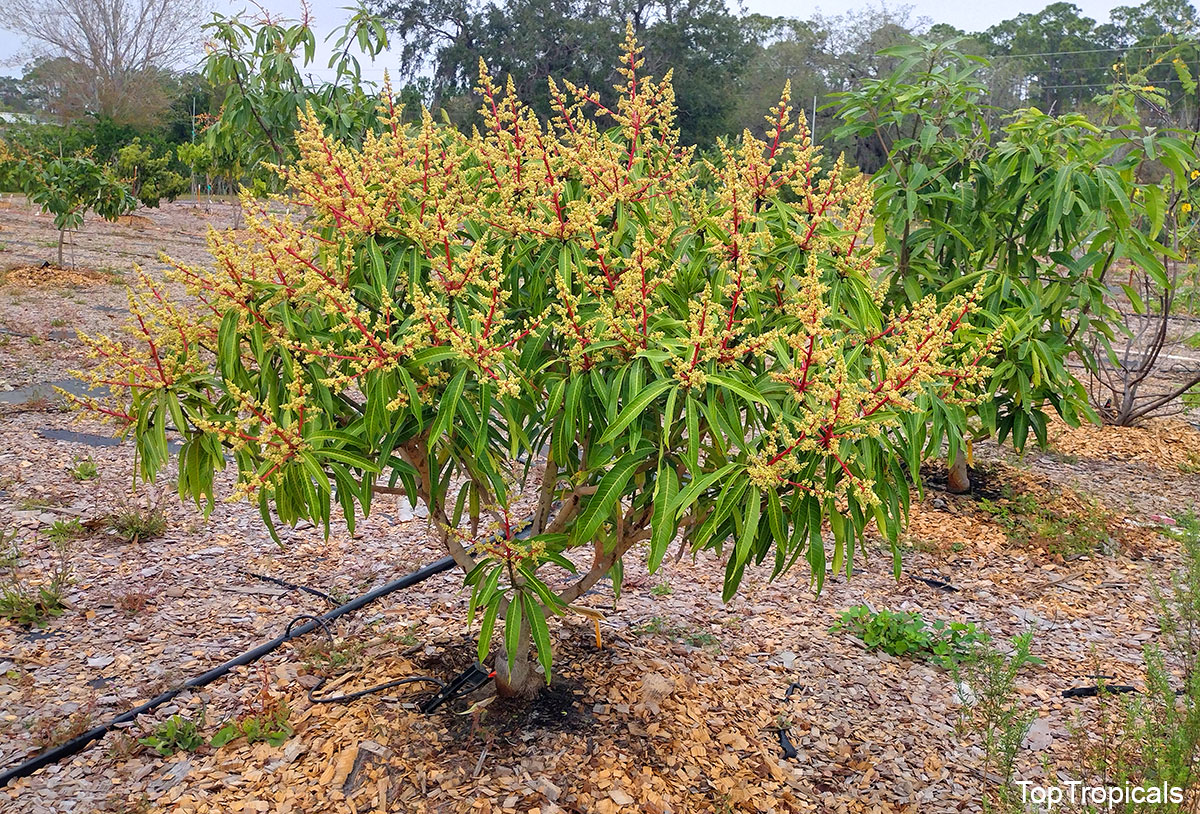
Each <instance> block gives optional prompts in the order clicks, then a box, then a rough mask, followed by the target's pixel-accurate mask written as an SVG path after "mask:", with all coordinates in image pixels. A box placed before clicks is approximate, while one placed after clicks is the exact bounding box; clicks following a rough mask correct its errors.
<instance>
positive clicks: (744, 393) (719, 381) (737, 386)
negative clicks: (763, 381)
mask: <svg viewBox="0 0 1200 814" xmlns="http://www.w3.org/2000/svg"><path fill="white" fill-rule="evenodd" d="M708 381H709V382H711V383H712V384H715V385H717V386H718V387H724V388H725V389H726V390H732V391H733V392H735V393H737V394H738V395H739V396H741V397H742V398H744V399H745V400H746V401H753V402H758V403H759V404H763V403H765V400H764V399H763V397H762V396H760V395H759V394H758V393H756V392H754V390H752V389H751V388H750V387H748V386H746V385H744V384H742V383H741V382H739V381H738V380H737V379H731V378H730V377H728V376H718V375H716V374H715V373H710V374H708Z"/></svg>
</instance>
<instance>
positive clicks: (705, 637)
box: [683, 630, 721, 650]
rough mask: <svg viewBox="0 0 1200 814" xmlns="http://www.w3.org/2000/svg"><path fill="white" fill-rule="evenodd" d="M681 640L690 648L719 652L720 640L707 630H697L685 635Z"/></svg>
mask: <svg viewBox="0 0 1200 814" xmlns="http://www.w3.org/2000/svg"><path fill="white" fill-rule="evenodd" d="M683 640H684V641H685V642H687V643H688V644H690V645H691V646H692V647H703V648H705V649H706V650H720V649H721V640H720V639H718V638H717V637H716V636H714V635H713V634H711V633H709V632H708V631H707V630H697V631H693V632H692V633H685V634H684V635H683Z"/></svg>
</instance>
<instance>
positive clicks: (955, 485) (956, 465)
mask: <svg viewBox="0 0 1200 814" xmlns="http://www.w3.org/2000/svg"><path fill="white" fill-rule="evenodd" d="M946 491H947V492H950V493H951V494H955V495H961V494H964V493H966V492H969V491H971V474H970V472H968V471H967V456H966V455H965V454H964V453H963V451H962V450H959V451H958V454H957V455H955V456H954V460H952V461H950V464H949V466H948V468H947V471H946Z"/></svg>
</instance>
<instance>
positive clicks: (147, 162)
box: [116, 138, 187, 206]
mask: <svg viewBox="0 0 1200 814" xmlns="http://www.w3.org/2000/svg"><path fill="white" fill-rule="evenodd" d="M174 159H175V155H174V153H173V152H167V153H163V154H161V155H155V154H154V151H152V150H151V149H150V147H148V146H146V145H144V144H142V140H141V139H140V138H134V139H133V141H131V142H129V144H126V145H125V146H124V147H122V148H121V149H120V150H118V151H117V161H116V164H117V175H118V176H119V177H120V178H123V179H125V180H126V182H127V183H128V184H129V191H130V192H131V193H132V194H133V197H135V198H137V199H138V200H139V201H141V202H142V203H143V204H145V205H146V206H158V204H159V201H161V200H162V199H163V198H166V199H167V200H168V201H173V200H175V199H176V198H177V197H179V196H180V195H182V194H183V193H184V192H185V191H186V190H187V179H185V178H184V177H183V176H182V175H180V174H179V173H177V172H175V171H174V170H173V169H171V164H172V163H173V160H174Z"/></svg>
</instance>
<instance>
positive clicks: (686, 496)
mask: <svg viewBox="0 0 1200 814" xmlns="http://www.w3.org/2000/svg"><path fill="white" fill-rule="evenodd" d="M737 467H738V464H736V463H728V464H725V465H724V466H723V467H721V468H720V469H717V470H715V471H713V472H709V473H708V474H707V475H704V476H702V477H699V478H696V479H695V480H694V481H692V482H691V483H689V484H688V485H687V488H686V489H684V490H683V491H682V492H680V493H679V494H678V495H676V496H675V499H674V500H673V501H671V511H672V512H674V513H675V515H676V517H678V516H679V513H680V512H682V511H685V510H687V509H688V508H690V507H691V505H692V504H693V503H695V502H696V499H697V498H698V497H699V496H700V493H701V492H703V491H704V490H705V489H707V488H708V487H710V486H712V485H713V484H714V483H716V482H717V481H718V480H720V479H721V478H723V477H725V476H726V475H728V474H729V473H730V472H732V471H733V470H734V469H736V468H737Z"/></svg>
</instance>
